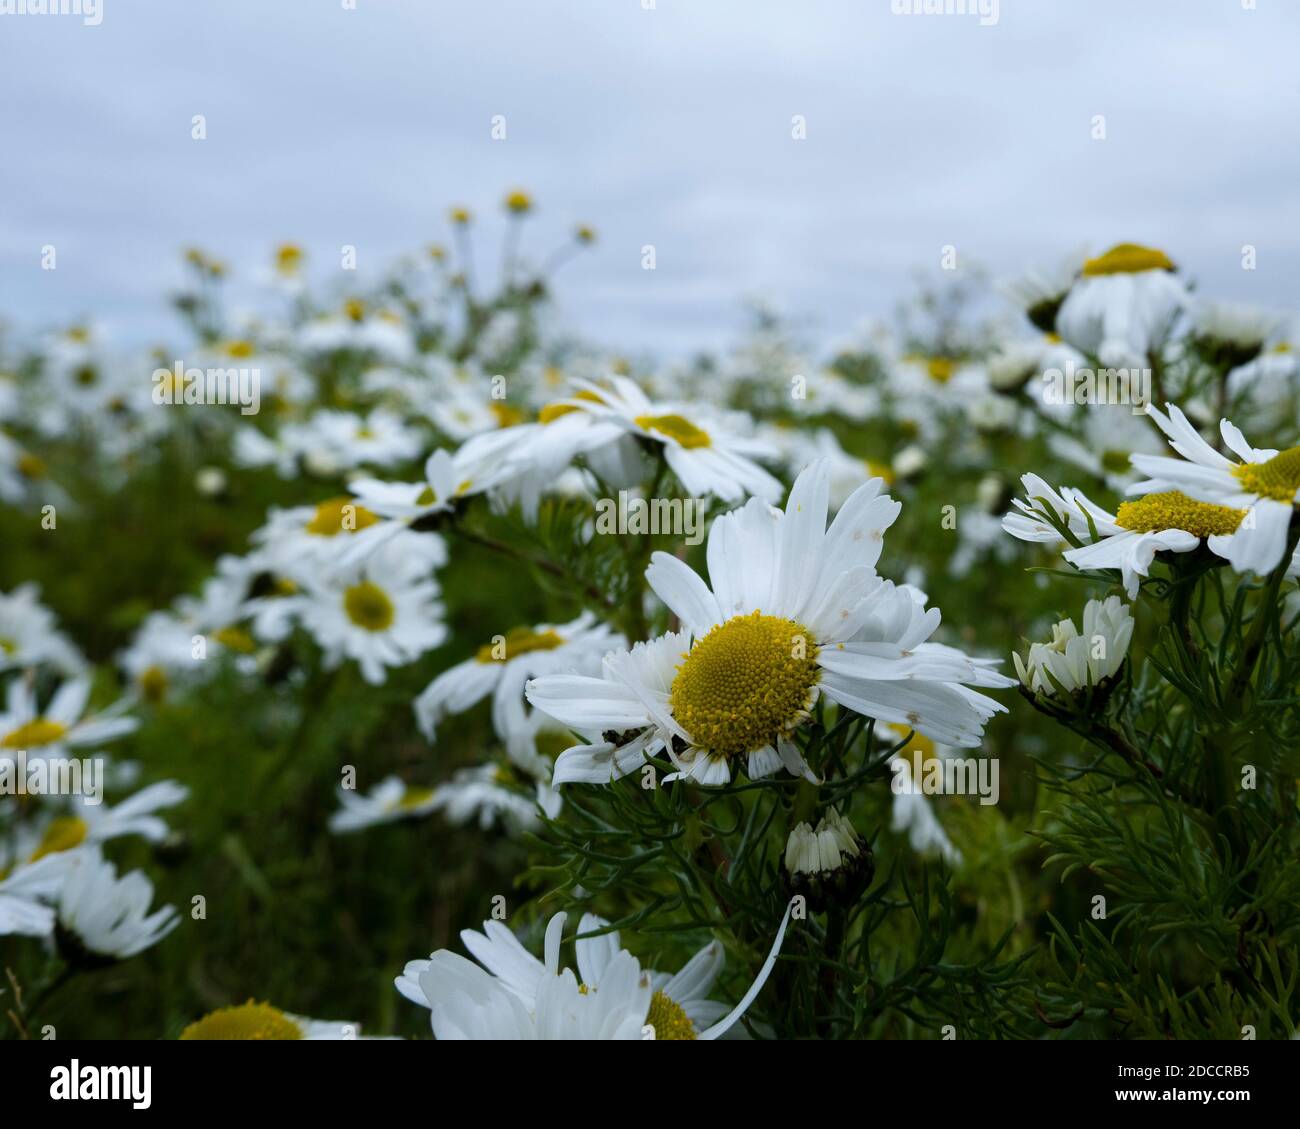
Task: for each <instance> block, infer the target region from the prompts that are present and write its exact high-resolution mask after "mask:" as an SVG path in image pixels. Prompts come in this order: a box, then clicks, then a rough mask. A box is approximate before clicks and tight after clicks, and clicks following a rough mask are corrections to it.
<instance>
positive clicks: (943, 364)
mask: <svg viewBox="0 0 1300 1129" xmlns="http://www.w3.org/2000/svg"><path fill="white" fill-rule="evenodd" d="M956 371H957V362H956V361H954V360H952V359H951V358H950V357H931V358H930V359H929V360H928V361H926V362H925V374H926V376H928V377H929V378H930V379H931V380H933V381H934V382H935V383H936V384H947V383H948V381H950V380H951V379H952V377H953V373H955V372H956Z"/></svg>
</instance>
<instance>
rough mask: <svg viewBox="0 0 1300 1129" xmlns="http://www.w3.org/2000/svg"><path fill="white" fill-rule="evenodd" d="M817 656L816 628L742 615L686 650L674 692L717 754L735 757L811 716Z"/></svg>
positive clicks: (702, 743) (680, 709) (684, 715)
mask: <svg viewBox="0 0 1300 1129" xmlns="http://www.w3.org/2000/svg"><path fill="white" fill-rule="evenodd" d="M816 660H817V647H816V645H815V644H814V643H813V640H812V638H811V635H810V633H809V632H808V631H807V629H806V628H804V627H802V626H800V625H799V624H798V623H795V622H794V620H790V619H782V618H781V617H780V616H771V615H763V613H762V612H753V613H751V614H750V615H739V616H736V617H734V618H733V619H729V620H727V622H726V623H722V624H719V625H718V626H716V627H714V628H713V629H712V630H711V631H709V633H708V634H707V635H705V636H704V637H703V638H702V639H699V640H697V641H696V643H695V645H694V646H693V647H692V648H691V649H690V651H689V652H688V653H687V654H686V656H685V661H684V662H683V663H682V665H681V666H680V667H679V668H678V670H677V676H676V677H675V678H674V679H673V685H672V689H671V691H670V692H669V702H670V704H671V705H672V709H673V716H674V717H675V718H676V719H677V721H678V723H679V724H680V725H681V726H682V728H683V729H685V730H686V732H687V733H689V734H690V737H691V740H692V741H693V742H694V743H695V745H696V746H698V747H699V748H702V749H706V750H708V751H709V752H712V753H717V754H721V755H723V756H729V757H730V756H740V755H741V754H743V753H748V752H751V751H752V750H754V749H761V748H763V747H764V746H765V745H770V744H772V743H773V742H775V741H776V739H777V738H778V737H780V736H783V735H785V734H788V733H789V732H791V731H792V730H793V729H794V728H795V726H797V725H798V724H799V723H800V722H801V721H803V720H804V718H806V717H807V714H808V707H809V706H810V705H811V704H812V690H813V687H814V686H815V685H816V684H817V679H818V668H817V661H816Z"/></svg>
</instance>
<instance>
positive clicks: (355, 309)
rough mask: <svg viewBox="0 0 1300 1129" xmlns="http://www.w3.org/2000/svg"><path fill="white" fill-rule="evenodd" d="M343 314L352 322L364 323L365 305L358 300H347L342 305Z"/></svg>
mask: <svg viewBox="0 0 1300 1129" xmlns="http://www.w3.org/2000/svg"><path fill="white" fill-rule="evenodd" d="M343 314H344V316H345V317H347V318H349V319H351V320H352V321H364V320H365V317H366V304H365V303H364V302H363V301H362V300H361V299H360V298H349V299H348V300H347V301H346V302H344V303H343Z"/></svg>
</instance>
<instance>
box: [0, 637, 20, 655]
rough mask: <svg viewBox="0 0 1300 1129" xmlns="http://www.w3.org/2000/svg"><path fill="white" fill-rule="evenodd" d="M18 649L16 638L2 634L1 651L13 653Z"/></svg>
mask: <svg viewBox="0 0 1300 1129" xmlns="http://www.w3.org/2000/svg"><path fill="white" fill-rule="evenodd" d="M16 650H18V643H17V642H16V641H15V640H13V639H8V638H6V637H5V636H3V635H0V651H3V652H4V653H5V654H6V655H12V654H13V653H14V652H15V651H16Z"/></svg>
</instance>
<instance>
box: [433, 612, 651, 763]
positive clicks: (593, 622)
mask: <svg viewBox="0 0 1300 1129" xmlns="http://www.w3.org/2000/svg"><path fill="white" fill-rule="evenodd" d="M626 645H627V644H626V642H625V641H624V639H623V637H622V636H621V635H619V634H618V633H617V632H615V631H612V630H611V629H610V628H608V627H606V626H605V625H604V624H603V623H600V622H598V621H597V619H596V617H595V616H594V615H592V613H591V612H583V613H582V615H580V616H579V617H578V618H577V619H575V620H572V621H571V622H569V623H563V624H550V623H542V624H537V625H535V626H531V627H513V628H511V629H510V630H509V631H507V632H506V633H505V634H502V635H496V636H493V638H492V639H491V640H490V641H488V642H486V643H484V644H483V645H482V646H480V647H479V648H478V650H477V651H476V652H475V654H474V657H473V658H472V659H467V660H466V661H465V662H462V663H457V664H456V665H455V666H453V667H451V668H450V669H448V670H445V671H443V672H442V673H441V674H440V675H438V677H437V678H435V679H434V680H433V681H432V682H431V683H429V685H428V686H427V687H426V688H425V689H424V691H423V692H422V693H421V694H420V696H419V697H418V698H416V699H415V716H416V719H417V721H418V722H419V724H420V731H421V732H422V733H423V734H424V735H425V736H426V737H428V738H429V739H430V740H432V739H433V737H434V731H435V729H436V728H437V725H438V722H439V721H440V720H441V719H442V718H444V717H445V716H447V714H449V713H464V712H465V711H466V710H467V709H469V708H470V707H471V706H474V705H475V704H476V703H478V702H480V701H482V700H483V699H484V698H486V697H487V696H488V695H489V694H491V695H492V725H493V727H494V728H495V729H496V733H497V736H498V737H500V738H501V739H502V740H503V741H504V740H509V739H510V737H511V736H512V735H514V734H515V733H518V732H520V731H522V730H523V728H524V725H525V720H526V710H525V708H524V683H526V682H527V681H528V680H529V679H530V678H536V677H537V676H539V675H543V674H550V673H553V672H559V671H565V672H572V673H575V674H587V673H595V672H596V671H598V670H599V669H600V660H601V658H602V657H603V656H604V655H605V653H606V652H607V651H611V650H614V649H616V648H620V647H625V646H626Z"/></svg>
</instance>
